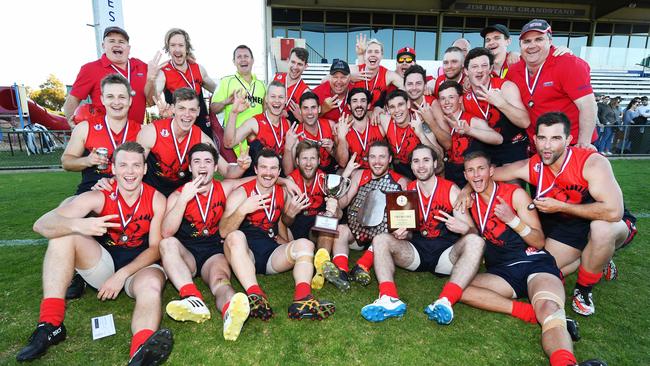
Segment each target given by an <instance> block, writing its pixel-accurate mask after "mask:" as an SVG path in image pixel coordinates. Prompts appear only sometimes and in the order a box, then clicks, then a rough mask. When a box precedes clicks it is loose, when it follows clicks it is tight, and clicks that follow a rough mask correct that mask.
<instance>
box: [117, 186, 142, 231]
mask: <svg viewBox="0 0 650 366" xmlns="http://www.w3.org/2000/svg"><path fill="white" fill-rule="evenodd" d="M143 190H144V186H143V185H140V195H139V196H138V200H137V201H136V205H135V208H134V209H133V212H132V213H131V216H129V219H128V220H126V219H125V218H124V211H123V210H122V205H121V204H120V193H119V191H118V187H117V186H115V197H117V211H118V213H119V214H120V222H121V223H122V231H126V227H127V226H128V225H129V223H130V222H131V220H133V216H135V213H136V212H137V211H138V208H139V207H140V201H141V198H142V191H143Z"/></svg>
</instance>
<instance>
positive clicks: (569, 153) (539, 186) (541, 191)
mask: <svg viewBox="0 0 650 366" xmlns="http://www.w3.org/2000/svg"><path fill="white" fill-rule="evenodd" d="M572 155H573V150H571V149H568V151H567V154H566V157H565V158H564V162H563V163H562V168H560V171H559V172H558V173H557V175H556V176H555V178H553V181H552V182H551V185H550V186H548V188H546V189H542V179H543V178H542V177H543V176H544V163H543V162H541V161H540V165H541V167H540V169H539V178H538V179H537V193H536V194H535V199H539V198H541V197H542V196H544V194H546V193H547V192H548V191H550V190H551V189H553V186H555V180H556V179H557V177H559V176H560V175H561V174H562V172H563V171H564V169H565V168H566V167H567V165H569V160H571V156H572ZM549 169H550V167H549Z"/></svg>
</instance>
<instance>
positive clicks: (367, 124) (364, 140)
mask: <svg viewBox="0 0 650 366" xmlns="http://www.w3.org/2000/svg"><path fill="white" fill-rule="evenodd" d="M368 130H370V123H366V134H365V137H364V138H363V141H361V135H359V132H357V130H356V129H355V128H354V126H352V131H354V134H355V135H357V140H359V143H360V144H361V148H362V149H363V151H366V146H367V145H368Z"/></svg>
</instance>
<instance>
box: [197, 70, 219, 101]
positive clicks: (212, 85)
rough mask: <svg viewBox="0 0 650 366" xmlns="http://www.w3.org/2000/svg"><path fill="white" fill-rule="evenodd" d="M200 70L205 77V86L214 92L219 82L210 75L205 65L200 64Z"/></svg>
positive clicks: (202, 76)
mask: <svg viewBox="0 0 650 366" xmlns="http://www.w3.org/2000/svg"><path fill="white" fill-rule="evenodd" d="M199 70H200V71H201V78H203V87H204V88H205V89H207V90H208V91H209V92H210V93H213V94H214V92H215V90H217V83H216V82H215V81H214V80H213V79H212V78H211V77H210V75H208V72H207V71H206V70H205V67H203V65H199Z"/></svg>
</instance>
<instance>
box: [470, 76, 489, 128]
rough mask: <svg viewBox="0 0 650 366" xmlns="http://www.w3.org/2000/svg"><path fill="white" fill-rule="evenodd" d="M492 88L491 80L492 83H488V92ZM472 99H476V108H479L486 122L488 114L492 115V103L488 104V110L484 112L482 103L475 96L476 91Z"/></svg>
mask: <svg viewBox="0 0 650 366" xmlns="http://www.w3.org/2000/svg"><path fill="white" fill-rule="evenodd" d="M491 88H492V80H490V83H488V91H489V90H490V89H491ZM471 95H472V99H474V103H476V106H477V107H478V110H479V111H481V115H482V116H483V119H485V120H486V121H487V120H488V114H489V113H490V103H487V108H486V109H485V111H483V108H481V103H479V102H478V99H476V94H474V91H473V90H472V94H471Z"/></svg>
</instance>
